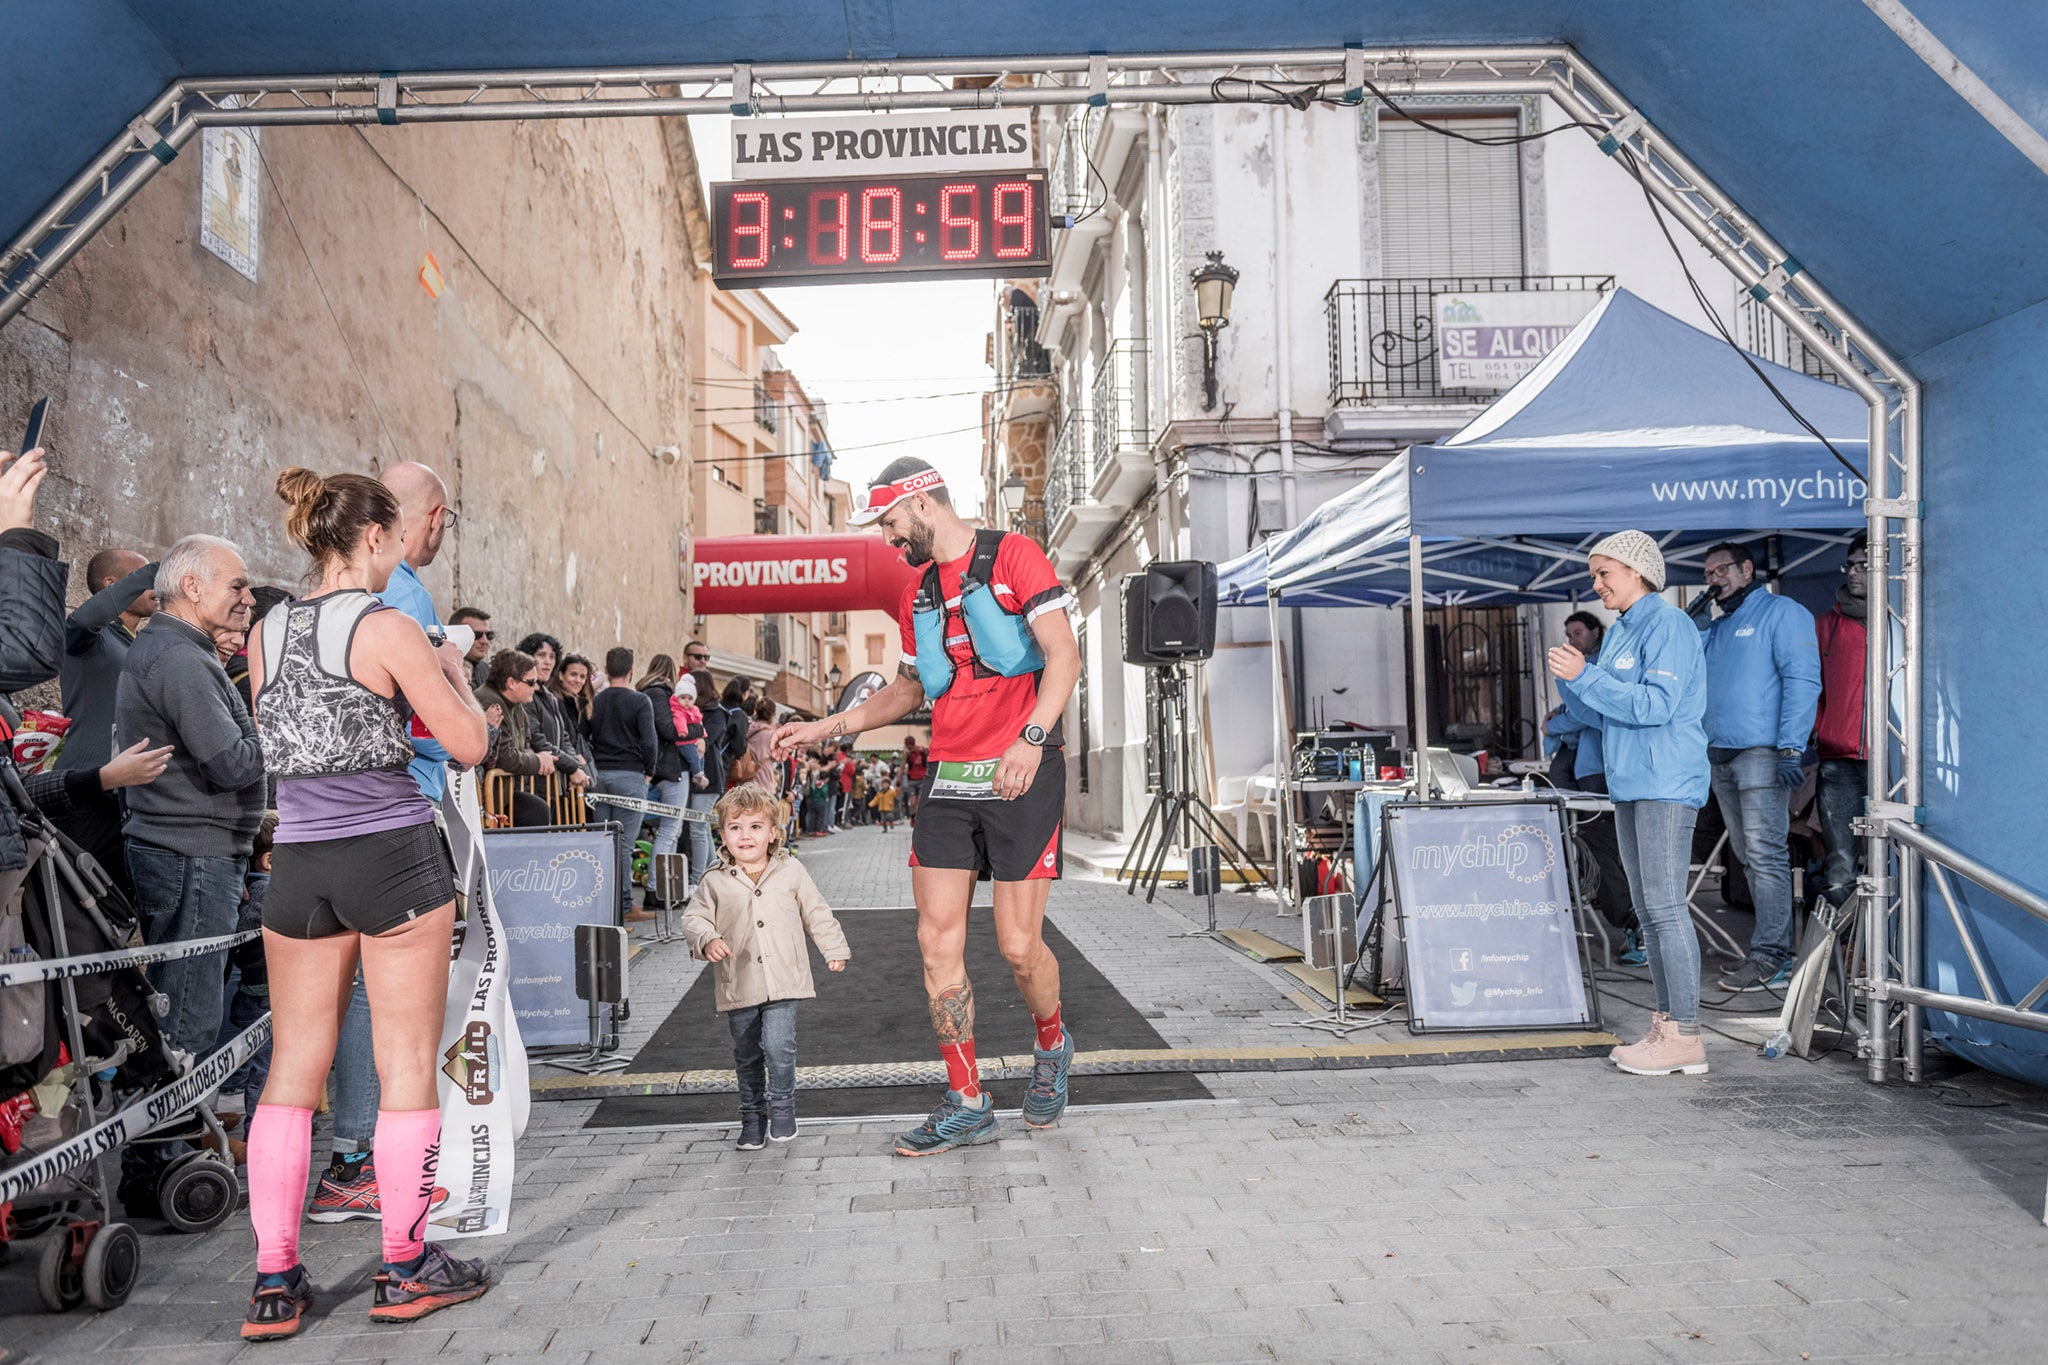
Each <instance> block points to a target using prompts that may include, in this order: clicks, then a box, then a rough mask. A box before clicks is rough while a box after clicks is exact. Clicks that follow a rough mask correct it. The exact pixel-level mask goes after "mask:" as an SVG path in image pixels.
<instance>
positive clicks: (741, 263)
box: [711, 170, 1052, 289]
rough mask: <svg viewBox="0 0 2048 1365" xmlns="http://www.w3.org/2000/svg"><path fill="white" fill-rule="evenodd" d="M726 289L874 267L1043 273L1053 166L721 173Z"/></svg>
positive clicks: (715, 218) (714, 193) (919, 274)
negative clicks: (780, 175)
mask: <svg viewBox="0 0 2048 1365" xmlns="http://www.w3.org/2000/svg"><path fill="white" fill-rule="evenodd" d="M711 223H712V236H713V238H714V239H715V244H714V247H713V251H712V256H713V266H712V272H711V277H712V280H713V281H714V282H715V283H716V284H717V285H718V286H719V287H720V288H726V289H731V288H750V287H753V286H758V285H767V284H830V283H833V282H835V281H845V280H857V279H862V278H866V277H875V278H884V277H886V278H891V279H909V280H922V279H945V278H949V277H952V276H967V277H974V276H988V277H998V278H1005V279H1007V278H1010V277H1012V276H1016V277H1029V276H1034V275H1044V274H1046V273H1047V272H1048V271H1049V270H1050V268H1051V263H1052V249H1051V244H1050V242H1049V241H1048V240H1047V236H1048V234H1047V231H1046V212H1045V172H1044V171H1042V170H1020V171H986V172H975V173H973V174H964V175H900V176H880V177H874V176H862V177H849V178H844V179H833V180H776V181H737V182H730V181H729V182H721V183H718V184H714V185H712V187H711Z"/></svg>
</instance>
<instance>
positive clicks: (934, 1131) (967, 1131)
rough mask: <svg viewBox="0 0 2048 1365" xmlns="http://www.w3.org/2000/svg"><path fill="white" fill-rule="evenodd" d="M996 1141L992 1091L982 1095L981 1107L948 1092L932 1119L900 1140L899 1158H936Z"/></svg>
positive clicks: (994, 1105) (984, 1092)
mask: <svg viewBox="0 0 2048 1365" xmlns="http://www.w3.org/2000/svg"><path fill="white" fill-rule="evenodd" d="M995 1140H996V1102H995V1100H994V1099H993V1098H992V1097H991V1096H990V1095H989V1093H988V1091H986V1090H984V1091H982V1092H981V1101H980V1103H979V1104H968V1103H967V1102H965V1101H964V1100H962V1099H961V1098H960V1092H959V1091H957V1090H948V1091H947V1092H946V1098H944V1099H943V1100H940V1101H939V1107H938V1108H936V1109H934V1110H932V1112H931V1115H930V1117H928V1118H926V1119H925V1121H924V1122H923V1123H920V1124H919V1125H917V1127H915V1128H913V1129H911V1130H910V1131H909V1132H907V1133H904V1134H902V1135H901V1136H900V1137H898V1138H897V1139H896V1155H898V1156H932V1155H934V1154H936V1153H939V1152H950V1151H952V1150H953V1149H954V1148H955V1147H975V1146H979V1145H980V1144H981V1143H984V1142H994V1141H995Z"/></svg>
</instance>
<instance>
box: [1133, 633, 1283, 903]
mask: <svg viewBox="0 0 2048 1365" xmlns="http://www.w3.org/2000/svg"><path fill="white" fill-rule="evenodd" d="M1153 672H1154V674H1155V677H1156V684H1155V685H1156V687H1157V689H1158V699H1157V701H1156V703H1155V706H1156V714H1157V716H1158V718H1159V740H1160V743H1161V744H1162V745H1163V746H1165V751H1164V752H1163V753H1162V754H1161V755H1160V759H1161V762H1160V771H1159V786H1158V789H1157V790H1156V791H1154V792H1153V794H1152V804H1151V805H1150V806H1149V807H1147V808H1146V811H1145V818H1144V820H1142V821H1141V822H1139V825H1138V837H1137V839H1136V841H1135V842H1133V843H1132V845H1131V851H1130V852H1129V853H1127V854H1125V855H1124V861H1123V865H1122V866H1121V867H1119V868H1118V869H1117V874H1116V875H1117V879H1118V880H1119V881H1121V882H1123V883H1124V893H1125V894H1126V895H1133V896H1134V895H1136V894H1137V893H1138V886H1139V884H1140V883H1143V884H1144V887H1145V901H1146V903H1147V904H1150V903H1151V901H1152V898H1153V897H1154V896H1156V895H1157V894H1158V893H1159V882H1160V880H1161V878H1163V877H1164V876H1165V875H1166V855H1167V853H1168V852H1169V851H1170V850H1171V849H1172V848H1173V847H1174V845H1175V844H1176V843H1177V844H1178V845H1179V846H1180V847H1181V848H1183V849H1189V850H1192V849H1193V848H1194V847H1196V846H1198V845H1199V844H1201V843H1205V842H1206V843H1211V844H1214V845H1215V846H1216V847H1217V848H1219V849H1220V850H1222V853H1223V856H1224V857H1225V858H1226V859H1228V860H1229V862H1230V866H1231V867H1232V868H1234V869H1236V871H1237V879H1238V884H1239V885H1243V884H1244V883H1245V882H1247V881H1249V880H1250V879H1251V878H1252V877H1257V878H1258V879H1259V881H1261V882H1266V881H1267V878H1266V872H1265V869H1264V868H1262V867H1260V866H1259V865H1258V864H1257V863H1255V862H1253V861H1252V859H1251V855H1250V854H1248V853H1246V852H1245V851H1244V848H1243V846H1242V845H1240V844H1239V843H1238V842H1237V839H1236V837H1235V836H1234V835H1232V834H1231V832H1230V831H1229V830H1228V829H1227V828H1225V827H1224V824H1223V822H1222V821H1221V820H1219V819H1217V818H1216V812H1215V811H1213V810H1211V809H1209V803H1208V802H1207V801H1204V800H1203V799H1202V798H1201V796H1200V795H1198V794H1197V793H1196V792H1195V791H1194V790H1193V782H1192V780H1191V776H1190V774H1191V772H1192V769H1193V763H1192V754H1191V745H1190V741H1189V739H1188V728H1187V690H1188V675H1187V666H1186V665H1185V664H1166V665H1163V666H1160V667H1157V668H1155V669H1154V670H1153ZM1205 835H1206V836H1207V837H1206V839H1205V838H1203V836H1205ZM1268 884H1270V883H1268Z"/></svg>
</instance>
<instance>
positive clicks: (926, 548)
mask: <svg viewBox="0 0 2048 1365" xmlns="http://www.w3.org/2000/svg"><path fill="white" fill-rule="evenodd" d="M932 539H933V533H932V528H931V527H929V526H927V525H925V524H924V523H922V522H919V523H917V524H915V525H913V526H912V527H911V528H910V529H909V530H908V531H906V532H904V534H903V558H904V559H905V560H906V561H908V562H909V564H910V567H911V568H913V569H921V568H923V567H924V566H925V565H927V564H929V563H931V562H932Z"/></svg>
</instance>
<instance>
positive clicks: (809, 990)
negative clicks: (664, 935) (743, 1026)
mask: <svg viewBox="0 0 2048 1365" xmlns="http://www.w3.org/2000/svg"><path fill="white" fill-rule="evenodd" d="M676 928H677V929H678V930H680V931H681V933H682V935H683V937H684V938H686V939H688V940H689V942H690V952H691V953H692V954H693V955H695V956H696V957H699V958H701V957H703V956H704V949H705V946H706V945H707V944H709V943H710V942H711V941H712V940H713V939H718V938H722V939H724V940H725V946H726V947H728V948H730V949H732V956H731V957H728V958H726V959H725V960H724V961H723V962H714V963H712V964H711V972H712V979H713V983H714V990H713V993H712V998H713V1002H714V1005H715V1007H716V1008H717V1009H718V1011H719V1012H720V1013H721V1014H722V1013H724V1012H725V1011H727V1010H737V1009H745V1008H747V1007H748V1006H750V1005H761V1004H766V1003H767V1002H768V1001H770V1000H808V999H810V998H811V997H813V996H815V995H816V994H817V993H818V990H817V987H816V986H815V985H814V984H813V983H812V980H811V954H810V950H809V949H808V948H807V947H806V946H805V944H804V934H805V933H806V932H808V933H809V934H810V936H811V937H812V938H813V939H815V940H816V941H817V944H818V951H819V952H821V953H823V954H824V955H825V960H826V961H828V962H844V961H847V960H848V959H849V958H850V957H851V956H852V954H851V953H850V952H849V951H848V949H847V946H846V932H845V931H844V930H843V929H841V928H840V927H839V921H838V920H837V919H835V918H833V915H832V907H831V906H829V905H827V904H825V898H824V897H823V896H821V895H819V894H818V888H817V886H816V885H814V884H813V883H812V881H811V874H810V873H808V872H806V871H804V867H803V864H802V863H800V862H798V861H797V860H796V859H794V858H792V857H790V856H789V852H788V850H787V849H778V850H777V851H776V853H775V855H774V856H773V857H772V858H770V859H769V860H768V870H767V871H765V872H763V873H762V874H761V882H760V885H758V886H757V885H755V884H754V881H753V879H752V878H750V877H748V876H747V874H746V873H744V872H742V871H740V870H739V868H738V867H737V866H735V865H734V864H733V863H731V862H730V861H728V860H725V859H720V861H719V863H718V865H717V866H716V867H713V868H712V869H711V870H710V871H709V872H706V873H705V874H704V877H703V879H702V880H701V881H699V882H698V883H697V893H696V894H695V895H693V896H692V897H690V905H689V908H688V909H687V910H685V911H684V912H683V917H682V919H681V920H680V921H679V922H678V923H677V925H676Z"/></svg>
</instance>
